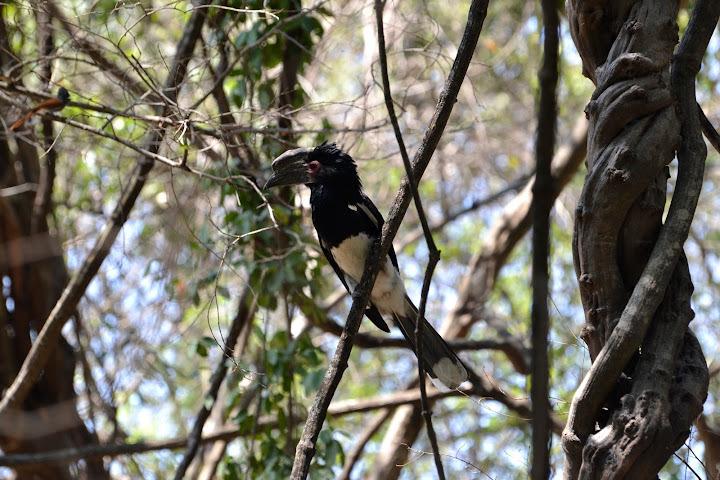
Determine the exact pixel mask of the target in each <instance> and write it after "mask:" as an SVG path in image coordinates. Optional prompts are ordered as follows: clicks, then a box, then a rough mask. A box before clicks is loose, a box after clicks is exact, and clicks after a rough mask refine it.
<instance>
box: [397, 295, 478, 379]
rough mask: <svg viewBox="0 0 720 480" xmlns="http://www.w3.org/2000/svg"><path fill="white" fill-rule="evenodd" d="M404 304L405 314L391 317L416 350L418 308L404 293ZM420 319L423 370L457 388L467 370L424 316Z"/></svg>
mask: <svg viewBox="0 0 720 480" xmlns="http://www.w3.org/2000/svg"><path fill="white" fill-rule="evenodd" d="M405 304H406V307H407V310H406V315H404V316H402V315H398V314H393V318H394V319H395V323H396V324H397V326H398V328H400V331H401V332H402V334H403V336H404V337H405V340H407V342H408V343H409V344H410V345H411V346H412V348H413V351H415V352H417V348H415V319H416V318H418V309H417V308H416V307H415V305H414V304H413V303H412V300H410V298H408V296H407V295H405ZM422 321H423V328H422V341H423V351H422V356H423V361H424V363H425V370H426V371H427V373H428V374H429V375H430V377H432V378H436V379H437V380H438V381H440V383H442V384H443V385H445V386H446V387H447V388H450V389H454V388H457V387H458V386H460V384H461V383H462V382H464V381H465V380H467V378H468V374H467V370H465V367H464V366H463V364H462V362H461V361H460V359H459V358H458V357H457V355H455V352H453V351H452V349H451V348H450V346H449V345H448V344H447V343H445V340H443V338H442V337H441V336H440V334H439V333H438V332H437V331H435V329H434V328H433V327H432V325H430V324H429V323H428V322H427V320H425V319H424V318H423V319H422Z"/></svg>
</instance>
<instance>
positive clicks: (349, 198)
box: [309, 181, 362, 205]
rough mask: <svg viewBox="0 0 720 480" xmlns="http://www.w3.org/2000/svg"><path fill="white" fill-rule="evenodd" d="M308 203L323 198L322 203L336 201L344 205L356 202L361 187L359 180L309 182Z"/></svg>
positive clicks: (358, 198)
mask: <svg viewBox="0 0 720 480" xmlns="http://www.w3.org/2000/svg"><path fill="white" fill-rule="evenodd" d="M309 187H310V203H314V202H313V200H316V201H319V200H320V199H322V200H323V203H327V204H330V203H337V204H341V203H342V204H344V205H351V204H356V203H358V202H359V201H360V198H361V193H362V188H361V187H360V182H359V181H356V182H343V183H333V184H320V183H311V184H310V185H309Z"/></svg>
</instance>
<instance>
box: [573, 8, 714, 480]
mask: <svg viewBox="0 0 720 480" xmlns="http://www.w3.org/2000/svg"><path fill="white" fill-rule="evenodd" d="M701 3H702V2H698V4H701ZM696 8H697V6H696ZM567 11H568V18H569V23H570V30H571V33H572V36H573V40H574V41H575V45H576V46H577V48H578V51H579V53H580V56H581V57H582V59H583V73H584V74H585V75H586V76H588V77H589V78H590V79H591V80H592V81H593V82H594V83H595V85H596V90H595V92H594V94H593V96H592V99H591V101H590V103H589V104H588V106H587V109H586V114H587V116H588V119H589V121H590V130H589V134H588V155H587V159H586V166H587V169H588V173H587V176H586V179H585V185H584V188H583V192H582V194H581V197H580V200H579V203H578V207H577V210H576V222H575V231H574V238H573V251H574V257H575V258H574V259H575V269H576V274H577V278H578V282H579V284H580V294H581V299H582V303H583V308H584V310H585V325H584V327H583V329H582V332H581V338H582V339H583V341H585V343H586V344H587V345H588V348H589V351H590V357H591V360H592V361H593V362H594V363H595V365H594V366H593V368H592V369H591V370H590V372H589V373H588V375H587V376H586V378H585V380H584V381H583V384H582V385H581V387H580V388H579V390H578V393H576V397H575V399H574V400H573V405H572V408H571V411H570V415H569V418H568V425H567V427H566V430H565V432H564V433H563V447H564V449H565V452H566V458H565V478H633V479H636V478H637V479H642V478H655V476H656V474H657V472H658V471H659V470H660V468H662V466H663V465H664V464H665V462H666V461H667V459H668V458H669V457H670V456H671V455H672V454H673V452H674V451H675V450H676V449H677V448H679V447H680V446H681V445H682V443H683V442H684V440H685V439H686V438H687V436H688V435H689V432H690V426H691V425H692V422H693V420H694V419H695V418H696V417H697V415H698V414H699V413H700V412H701V410H702V403H703V401H704V399H705V396H706V395H707V386H708V372H707V366H706V364H705V361H704V358H703V356H702V351H701V350H700V346H699V344H698V342H697V339H696V338H695V337H694V335H693V334H692V333H691V332H690V331H689V330H688V328H687V326H688V323H689V322H690V320H692V318H693V316H694V313H693V311H692V309H691V307H690V296H691V294H692V289H693V286H692V282H691V280H690V274H689V271H688V266H687V261H686V260H685V257H684V255H683V254H682V250H681V246H682V243H683V241H684V239H685V238H686V235H687V231H684V234H683V230H684V229H685V222H686V223H687V225H688V226H689V220H690V219H691V218H692V212H693V211H694V206H695V202H696V197H695V195H696V194H697V192H699V188H697V186H698V184H699V182H701V180H702V169H701V168H700V169H699V170H700V171H699V172H697V171H691V173H690V174H687V173H686V174H684V175H685V177H683V171H681V174H680V177H682V178H680V177H679V179H678V188H676V190H675V196H676V197H677V198H679V199H683V198H685V200H687V199H689V200H690V201H689V202H688V203H689V204H690V205H689V206H686V208H685V209H684V211H683V212H682V213H683V217H684V219H683V221H682V222H677V216H676V215H670V214H669V215H668V219H667V225H668V226H669V227H668V228H666V230H665V232H662V229H663V228H664V227H663V224H662V216H663V211H664V207H665V197H666V183H667V178H668V168H667V165H668V164H669V163H670V162H671V161H672V160H673V158H675V155H676V152H677V155H678V158H679V159H680V168H681V170H682V169H683V168H686V169H687V167H686V166H685V165H691V162H692V161H693V160H697V159H698V158H700V157H702V158H704V155H705V153H704V150H703V149H702V148H698V146H697V145H696V144H694V143H693V142H695V141H696V140H697V133H696V132H694V131H690V130H688V128H686V124H687V123H688V119H689V118H690V119H692V118H691V117H692V115H693V113H695V118H697V114H696V112H689V111H688V110H687V107H686V106H685V105H684V104H683V103H682V101H681V100H679V99H681V98H682V97H683V94H682V93H679V92H680V91H681V88H683V87H682V85H681V81H680V80H677V77H678V76H677V75H676V74H675V72H673V71H672V70H671V60H672V58H673V50H674V49H675V46H676V44H677V32H678V27H677V24H676V22H675V19H676V17H677V12H678V2H665V1H652V0H648V1H618V2H611V3H610V4H605V3H601V2H596V1H582V0H569V1H568V3H567ZM693 16H694V17H695V15H693ZM715 22H717V17H715ZM691 23H692V21H691ZM689 31H690V27H689V28H688V32H689ZM687 35H688V34H687V33H686V36H687ZM701 36H702V35H701ZM708 38H709V36H708ZM694 40H697V41H698V42H699V43H702V42H703V41H705V42H706V40H703V39H697V38H695V39H694ZM684 43H687V42H685V40H684ZM706 45H707V43H705V46H706ZM704 48H705V47H703V51H704ZM680 50H681V49H679V50H678V52H680ZM681 60H682V58H681ZM676 63H678V62H677V61H676ZM679 63H683V62H679ZM697 63H698V64H697V69H699V62H697ZM683 66H684V65H683ZM683 66H679V65H678V64H673V65H672V68H674V69H681V68H682V67H683ZM696 73H697V70H695V72H694V73H692V78H694V75H695V74H696ZM692 102H694V90H693V91H692ZM693 105H694V103H693ZM700 163H701V162H700ZM688 171H690V170H688ZM698 173H699V180H698V178H697V177H698ZM681 186H687V189H685V188H680V187H681ZM693 198H695V200H694V201H693V200H692V199H693ZM681 202H682V200H680V202H678V204H680V203H681ZM673 204H675V200H673ZM683 205H684V204H683ZM671 210H672V207H671ZM675 210H676V211H677V210H678V209H677V208H675ZM677 225H680V226H679V227H678V226H677ZM676 230H677V232H676ZM668 232H670V233H668ZM662 233H664V234H665V236H664V237H663V239H662V240H663V241H664V240H665V239H666V238H670V237H668V236H669V235H671V234H675V235H676V236H675V237H674V241H673V242H671V246H670V247H667V246H666V244H665V243H662V242H660V241H658V239H659V238H660V237H661V234H662ZM683 235H684V236H683ZM656 242H657V243H656ZM651 255H652V260H651ZM612 259H615V261H612ZM649 262H650V263H652V267H656V266H657V267H659V268H657V269H654V268H651V265H650V263H649ZM646 267H647V268H646ZM668 282H669V283H668ZM663 292H664V294H663ZM639 347H640V348H639ZM596 367H597V368H596ZM598 392H600V394H598ZM601 407H604V408H601ZM596 424H597V425H598V427H599V430H596V429H595V425H596Z"/></svg>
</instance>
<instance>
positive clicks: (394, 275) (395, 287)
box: [330, 233, 407, 315]
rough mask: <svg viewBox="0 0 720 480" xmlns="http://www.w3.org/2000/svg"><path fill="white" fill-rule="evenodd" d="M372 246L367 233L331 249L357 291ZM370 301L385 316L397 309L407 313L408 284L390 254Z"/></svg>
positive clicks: (349, 282) (397, 311)
mask: <svg viewBox="0 0 720 480" xmlns="http://www.w3.org/2000/svg"><path fill="white" fill-rule="evenodd" d="M370 245H372V240H371V239H370V237H369V236H368V235H367V234H366V233H361V234H359V235H356V236H354V237H350V238H348V239H346V240H344V241H343V242H342V243H341V244H340V245H338V246H337V247H334V248H332V249H330V252H331V253H332V255H333V257H334V258H335V261H336V262H337V264H338V265H339V266H340V268H341V269H342V271H343V272H345V274H346V280H347V281H348V284H349V285H350V288H351V289H352V290H355V286H356V285H357V284H358V283H359V282H360V279H361V278H362V274H363V270H364V268H365V259H366V258H367V254H368V249H369V247H370ZM370 300H371V301H372V303H373V304H374V305H375V306H376V307H377V309H378V310H379V311H380V313H381V314H382V315H389V314H391V313H393V312H396V313H398V314H401V315H405V314H406V310H407V308H406V306H405V285H404V283H403V280H402V278H401V277H400V272H398V271H397V270H396V269H395V267H394V266H393V264H392V262H391V261H390V256H387V257H386V258H385V265H383V267H382V268H381V269H380V272H379V273H378V276H377V279H376V280H375V285H374V286H373V290H372V293H371V294H370Z"/></svg>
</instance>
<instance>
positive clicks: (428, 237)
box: [375, 0, 445, 480]
mask: <svg viewBox="0 0 720 480" xmlns="http://www.w3.org/2000/svg"><path fill="white" fill-rule="evenodd" d="M384 8H385V2H384V0H375V20H376V22H377V36H378V58H379V60H380V73H381V77H382V87H383V94H384V98H385V107H386V108H387V111H388V116H389V117H390V123H391V124H392V127H393V131H394V132H395V139H396V141H397V143H398V147H399V149H400V156H401V157H402V160H403V165H404V166H405V174H406V175H407V178H408V185H410V191H411V192H412V197H413V202H414V203H415V208H416V209H417V213H418V219H419V220H420V225H421V226H422V230H423V234H424V235H425V242H426V243H427V247H428V255H429V260H428V266H427V268H426V270H425V278H424V280H423V286H422V294H421V296H420V308H419V310H418V316H417V318H416V319H415V332H414V334H415V354H416V355H417V359H418V379H419V381H420V398H421V404H422V413H423V418H424V419H425V428H426V429H427V434H428V440H430V447H431V448H432V452H433V459H434V460H435V468H436V469H437V472H438V478H440V480H445V471H444V470H443V466H442V459H441V457H440V451H439V449H438V445H437V437H436V435H435V429H434V428H433V424H432V414H431V412H430V405H429V404H428V401H427V394H426V392H425V365H424V362H423V342H422V330H423V322H424V318H425V308H426V306H427V296H428V292H429V291H430V282H431V281H432V275H433V272H434V271H435V266H436V265H437V263H438V262H439V261H440V252H439V251H438V249H437V247H436V246H435V241H434V240H433V236H432V232H431V230H430V227H429V226H428V222H427V218H426V217H425V210H424V209H423V205H422V201H421V199H420V194H419V193H418V189H417V184H416V183H415V178H414V177H413V176H412V166H411V165H410V157H408V153H407V149H406V148H405V141H404V140H403V136H402V132H401V131H400V124H399V122H398V119H397V115H396V114H395V106H394V104H393V99H392V92H391V91H390V77H389V75H388V65H387V50H386V47H385V28H384V26H383V9H384Z"/></svg>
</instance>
